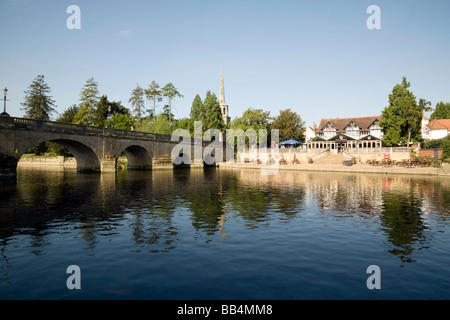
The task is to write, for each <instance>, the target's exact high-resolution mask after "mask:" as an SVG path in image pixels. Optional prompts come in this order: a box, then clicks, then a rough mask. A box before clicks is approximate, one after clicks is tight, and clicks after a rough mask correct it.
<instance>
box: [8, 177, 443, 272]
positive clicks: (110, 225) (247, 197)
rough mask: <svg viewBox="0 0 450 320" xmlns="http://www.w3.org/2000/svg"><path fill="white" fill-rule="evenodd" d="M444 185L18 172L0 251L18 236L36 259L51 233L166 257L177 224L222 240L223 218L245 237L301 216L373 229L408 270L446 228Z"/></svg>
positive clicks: (228, 232) (410, 180) (226, 232)
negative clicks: (436, 230)
mask: <svg viewBox="0 0 450 320" xmlns="http://www.w3.org/2000/svg"><path fill="white" fill-rule="evenodd" d="M447 180H448V179H441V178H437V177H429V178H418V177H403V176H395V177H387V176H385V175H369V174H334V173H333V174H330V173H319V172H318V173H311V172H289V171H279V172H278V173H276V174H274V175H261V174H260V172H259V171H258V170H227V169H205V170H196V169H193V170H176V171H172V170H159V171H158V170H155V171H150V172H136V171H128V172H119V173H118V174H117V175H115V174H112V175H108V174H101V175H99V174H92V175H83V174H77V173H76V172H74V171H70V170H69V171H68V170H54V171H42V170H32V169H28V170H20V171H19V175H18V183H17V184H16V185H0V193H1V199H2V200H1V201H2V205H1V208H0V238H1V239H2V241H3V243H7V241H8V239H10V238H11V237H13V236H18V235H28V236H29V239H28V241H29V247H30V252H32V253H33V254H35V255H45V253H46V249H45V248H46V247H47V246H48V245H49V244H50V242H49V241H50V240H49V239H50V238H49V234H52V233H58V234H64V233H68V234H70V233H75V234H78V235H79V237H80V238H81V239H83V240H84V242H85V244H86V247H85V249H86V250H93V249H94V248H96V247H97V246H98V245H99V244H100V243H101V242H102V241H114V239H115V238H116V237H119V236H121V237H123V236H124V235H125V234H129V235H130V237H131V238H132V241H133V243H134V246H133V247H130V248H129V250H130V251H132V252H137V253H138V252H169V251H171V250H173V249H174V248H176V247H177V245H178V244H179V242H180V241H182V240H181V239H182V238H183V236H181V235H180V232H188V231H186V230H187V229H186V228H187V227H186V221H188V222H189V223H190V226H191V227H192V228H193V230H195V232H196V234H197V235H196V236H194V237H197V238H198V237H199V236H203V237H204V238H205V239H206V240H205V241H206V242H210V241H212V240H213V239H215V237H216V236H217V235H219V236H220V239H221V241H224V239H225V237H232V236H233V229H227V228H226V227H225V225H226V223H227V221H230V219H231V220H233V221H238V220H239V221H242V223H243V226H244V228H246V229H248V230H251V229H255V228H260V227H263V226H268V225H270V223H272V222H280V223H290V222H291V221H295V220H296V219H301V218H302V216H303V215H304V213H305V210H308V211H309V212H313V213H314V214H316V215H317V217H320V218H322V219H324V220H329V219H335V220H336V219H356V220H352V221H355V223H371V224H377V225H378V227H379V229H380V230H382V231H383V232H384V234H385V235H386V239H387V243H388V245H387V248H386V251H388V252H390V253H391V254H393V255H395V256H398V257H399V258H400V259H401V261H402V262H403V263H405V262H414V259H413V258H411V256H412V254H413V252H414V251H415V250H418V249H421V248H426V247H428V246H429V243H430V241H431V240H432V237H433V236H432V233H431V232H428V229H429V227H428V226H430V225H433V226H435V227H439V224H440V223H443V222H445V223H446V222H448V221H449V208H450V196H449V194H450V192H449V189H450V185H449V182H448V181H447ZM445 226H446V225H445ZM2 252H3V251H2ZM6 261H7V260H6Z"/></svg>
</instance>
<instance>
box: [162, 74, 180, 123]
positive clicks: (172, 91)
mask: <svg viewBox="0 0 450 320" xmlns="http://www.w3.org/2000/svg"><path fill="white" fill-rule="evenodd" d="M162 91H163V96H165V97H167V98H168V100H169V110H168V113H167V114H168V115H169V123H170V124H172V101H173V99H175V98H181V97H183V95H181V94H180V93H179V92H178V90H177V88H175V86H174V85H173V84H172V83H171V82H169V83H168V84H166V85H165V86H164V88H162Z"/></svg>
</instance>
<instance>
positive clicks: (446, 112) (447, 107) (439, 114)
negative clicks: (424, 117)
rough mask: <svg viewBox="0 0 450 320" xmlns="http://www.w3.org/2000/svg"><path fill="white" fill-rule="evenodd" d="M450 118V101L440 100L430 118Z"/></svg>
mask: <svg viewBox="0 0 450 320" xmlns="http://www.w3.org/2000/svg"><path fill="white" fill-rule="evenodd" d="M436 119H450V103H449V102H447V103H444V102H442V101H441V102H439V103H438V104H436V108H435V109H434V112H433V113H432V114H431V116H430V120H436Z"/></svg>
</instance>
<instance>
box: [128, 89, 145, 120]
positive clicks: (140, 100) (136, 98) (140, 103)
mask: <svg viewBox="0 0 450 320" xmlns="http://www.w3.org/2000/svg"><path fill="white" fill-rule="evenodd" d="M128 102H130V103H131V106H132V107H133V108H134V109H133V115H134V117H135V119H136V123H137V127H138V128H139V127H140V125H141V118H142V114H143V113H144V107H145V105H144V89H142V88H141V86H139V84H138V85H137V86H136V88H135V89H134V90H133V91H132V92H131V97H130V99H129V100H128Z"/></svg>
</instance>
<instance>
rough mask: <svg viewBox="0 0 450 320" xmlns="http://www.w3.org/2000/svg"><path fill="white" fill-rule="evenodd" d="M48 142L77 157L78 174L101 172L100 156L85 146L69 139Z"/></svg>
mask: <svg viewBox="0 0 450 320" xmlns="http://www.w3.org/2000/svg"><path fill="white" fill-rule="evenodd" d="M46 141H50V142H54V143H57V144H59V145H61V146H63V147H64V148H66V149H67V150H69V151H70V152H71V153H72V154H73V156H74V157H75V160H76V162H77V171H78V172H100V160H99V158H98V156H97V155H96V154H95V152H94V151H93V150H92V149H91V148H90V147H88V146H86V145H85V144H83V143H81V142H78V141H75V140H67V139H52V140H46ZM42 142H45V141H41V142H40V143H42ZM35 145H37V144H35ZM32 147H33V146H30V148H32ZM27 150H28V149H27Z"/></svg>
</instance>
